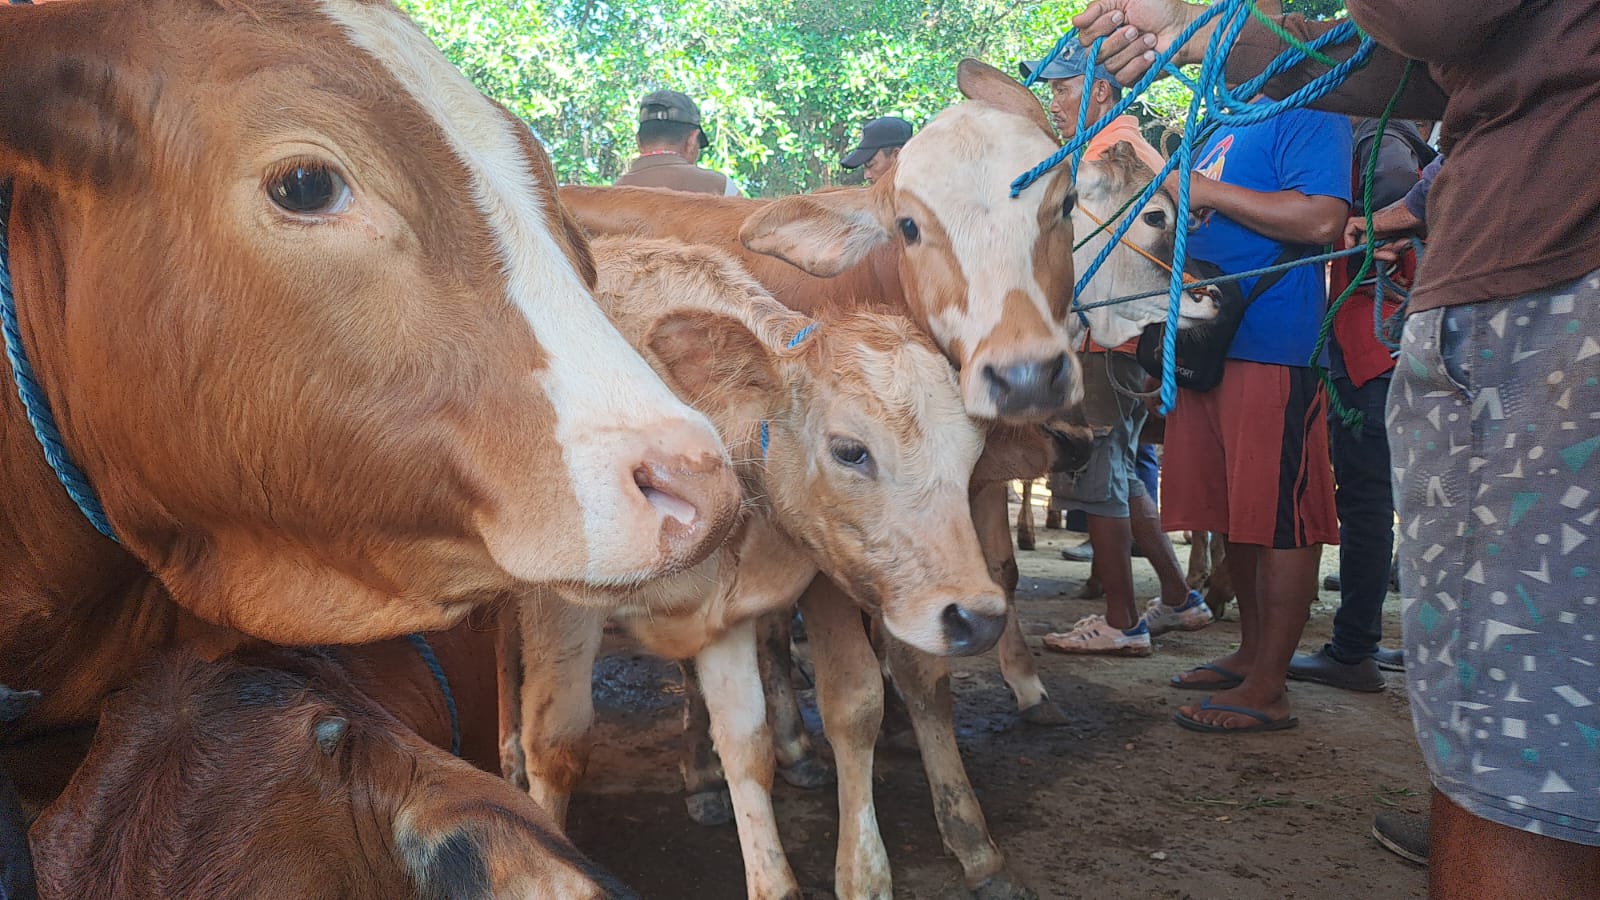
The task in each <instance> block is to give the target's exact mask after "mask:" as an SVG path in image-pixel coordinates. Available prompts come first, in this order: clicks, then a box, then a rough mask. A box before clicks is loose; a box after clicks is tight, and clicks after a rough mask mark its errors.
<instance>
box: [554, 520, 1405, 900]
mask: <svg viewBox="0 0 1600 900" xmlns="http://www.w3.org/2000/svg"><path fill="white" fill-rule="evenodd" d="M1015 510H1016V506H1015V504H1013V505H1012V512H1013V514H1014V513H1015ZM1039 538H1040V540H1039V547H1038V549H1037V550H1035V551H1032V552H1029V551H1018V554H1017V556H1018V565H1019V566H1020V567H1021V570H1022V581H1021V585H1020V586H1019V588H1018V592H1017V599H1018V601H1019V602H1018V612H1019V615H1020V616H1021V618H1022V622H1023V627H1024V629H1025V630H1026V631H1027V632H1028V634H1029V644H1030V645H1031V646H1033V647H1034V648H1035V649H1037V648H1038V640H1037V637H1038V635H1039V634H1041V633H1042V632H1043V631H1045V630H1058V629H1061V628H1065V627H1069V626H1070V625H1071V624H1072V622H1073V621H1075V620H1076V619H1077V618H1078V617H1080V616H1083V615H1087V614H1090V613H1092V612H1095V611H1097V610H1098V609H1099V608H1100V607H1101V605H1102V602H1101V601H1099V600H1092V601H1091V600H1077V599H1071V597H1072V595H1074V594H1076V593H1077V590H1078V588H1079V586H1080V585H1081V584H1082V583H1083V581H1084V579H1086V578H1087V577H1088V569H1089V567H1088V565H1087V564H1083V563H1068V562H1063V561H1061V560H1060V558H1059V556H1058V551H1059V549H1060V548H1061V546H1062V545H1063V544H1064V543H1072V542H1075V541H1076V540H1078V537H1077V536H1068V535H1066V534H1065V533H1063V532H1060V531H1041V532H1040V533H1039ZM1178 552H1179V556H1180V558H1183V557H1184V556H1185V555H1186V554H1187V552H1188V548H1186V547H1182V546H1180V547H1179V548H1178ZM1336 560H1337V556H1336V554H1335V553H1333V552H1328V553H1326V554H1325V555H1324V560H1323V571H1324V572H1325V573H1326V572H1330V571H1334V570H1335V568H1336ZM1134 571H1135V576H1136V580H1137V582H1138V587H1139V590H1140V596H1151V595H1152V594H1153V593H1154V590H1155V587H1154V585H1155V582H1154V579H1153V576H1151V574H1150V570H1149V567H1148V566H1147V565H1145V564H1144V563H1142V562H1139V561H1136V563H1135V569H1134ZM1336 606H1337V597H1336V596H1335V595H1333V594H1331V593H1326V592H1325V593H1324V594H1323V596H1322V597H1321V599H1319V601H1318V602H1317V604H1316V605H1315V606H1314V607H1313V610H1312V619H1311V622H1310V623H1309V624H1308V625H1307V627H1306V632H1305V639H1304V642H1303V644H1302V647H1303V648H1304V649H1315V648H1316V647H1317V646H1320V644H1321V642H1322V641H1323V640H1325V639H1326V636H1327V634H1328V631H1329V629H1330V627H1331V624H1330V623H1331V620H1332V616H1333V610H1334V608H1335V607H1336ZM1384 627H1385V632H1386V634H1388V635H1390V636H1391V638H1392V636H1393V635H1395V634H1397V633H1398V630H1399V627H1398V616H1397V615H1395V614H1393V613H1392V612H1391V614H1390V615H1387V616H1386V617H1385V625H1384ZM1237 641H1238V621H1237V613H1236V611H1233V610H1231V609H1230V615H1229V618H1228V620H1227V621H1225V622H1221V623H1218V624H1216V625H1213V626H1212V627H1211V628H1209V629H1206V630H1204V631H1200V632H1195V633H1188V634H1185V633H1173V634H1169V635H1164V636H1162V637H1160V638H1158V639H1157V641H1156V653H1155V655H1154V656H1152V657H1150V658H1147V659H1118V658H1093V659H1078V658H1067V657H1063V656H1059V655H1056V654H1051V653H1043V652H1042V653H1041V654H1040V656H1039V657H1038V659H1039V664H1040V668H1041V671H1042V674H1043V676H1044V679H1045V683H1046V685H1047V686H1048V687H1049V688H1050V690H1051V696H1052V697H1054V698H1055V699H1056V700H1057V702H1058V703H1060V704H1061V706H1062V708H1063V709H1064V710H1065V711H1066V712H1067V715H1068V716H1069V717H1070V718H1071V719H1072V724H1071V725H1069V726H1067V727H1065V728H1061V729H1042V728H1038V727H1035V726H1030V725H1026V724H1023V723H1022V722H1021V721H1020V719H1019V718H1018V717H1017V714H1016V709H1015V705H1014V703H1013V701H1012V698H1011V695H1010V693H1009V691H1007V689H1006V686H1005V683H1004V682H1003V681H1002V680H1001V679H1000V675H999V672H998V670H997V667H996V665H995V660H994V657H993V656H992V655H985V656H980V657H976V658H971V659H964V660H953V661H952V669H953V670H954V672H955V676H954V684H953V689H954V692H955V697H956V731H957V736H958V738H959V739H960V741H961V749H962V755H963V758H964V759H965V761H966V764H967V771H968V773H969V774H970V775H971V777H972V781H973V785H974V787H976V788H977V790H978V794H979V800H980V802H982V803H983V806H984V812H985V814H986V815H987V817H988V820H989V825H990V828H991V830H992V832H993V834H994V838H995V841H996V842H997V843H998V844H999V845H1000V848H1001V850H1002V852H1004V853H1006V854H1007V858H1008V859H1009V860H1010V861H1011V864H1012V866H1013V868H1014V870H1015V871H1017V872H1018V873H1019V874H1021V875H1022V876H1023V877H1024V878H1026V879H1028V881H1029V884H1030V885H1031V886H1032V887H1033V888H1034V889H1035V890H1037V891H1038V892H1039V896H1040V897H1041V898H1059V900H1065V898H1072V897H1089V896H1093V897H1103V898H1142V897H1170V898H1195V900H1202V898H1214V897H1215V898H1222V897H1227V898H1245V900H1248V898H1263V900H1265V898H1281V897H1354V896H1370V897H1384V898H1389V897H1410V896H1418V897H1420V896H1423V895H1424V893H1425V886H1426V878H1427V875H1426V871H1425V870H1424V869H1422V868H1421V867H1418V866H1413V865H1411V864H1410V863H1407V862H1404V861H1402V860H1401V859H1399V858H1398V857H1396V856H1394V855H1392V854H1390V853H1388V852H1386V851H1384V850H1383V849H1381V848H1380V847H1378V845H1377V844H1376V843H1375V842H1374V841H1373V840H1372V838H1371V836H1370V834H1369V830H1370V828H1371V824H1372V817H1373V816H1374V815H1375V814H1377V813H1379V812H1383V811H1385V810H1391V809H1400V810H1405V811H1410V812H1422V811H1425V810H1426V808H1427V790H1428V784H1427V779H1426V777H1425V774H1424V771H1423V768H1422V766H1421V765H1420V760H1419V759H1418V757H1417V751H1416V746H1415V740H1414V737H1413V734H1412V730H1411V721H1410V713H1409V710H1408V708H1407V705H1406V698H1405V692H1404V680H1403V676H1401V675H1397V674H1390V675H1389V679H1390V684H1389V689H1388V690H1387V691H1385V692H1384V693H1380V694H1353V693H1349V692H1345V691H1339V690H1336V689H1334V688H1329V687H1324V686H1321V685H1314V684H1305V683H1301V682H1293V683H1291V692H1292V693H1293V694H1294V702H1295V704H1296V708H1297V711H1298V713H1299V715H1300V717H1301V720H1302V722H1301V727H1300V728H1298V729H1296V730H1294V731H1290V732H1286V733H1280V734H1269V735H1256V736H1250V737H1234V738H1227V737H1223V738H1218V737H1216V736H1211V735H1201V734H1193V733H1190V732H1187V731H1184V730H1182V729H1179V728H1178V727H1177V726H1175V725H1173V724H1172V722H1171V720H1170V716H1171V713H1172V711H1173V710H1174V709H1176V708H1177V706H1178V705H1180V704H1181V703H1185V702H1190V701H1191V700H1194V699H1196V698H1195V696H1194V695H1192V694H1190V693H1186V692H1181V691H1175V690H1171V689H1169V688H1167V687H1166V680H1167V678H1169V677H1170V676H1171V675H1173V674H1175V673H1177V672H1179V671H1182V670H1184V669H1187V668H1189V667H1190V666H1193V665H1197V664H1199V663H1201V662H1204V661H1206V660H1208V659H1211V658H1213V657H1214V656H1216V655H1219V654H1220V653H1223V652H1226V650H1227V648H1229V647H1231V646H1232V645H1234V644H1235V643H1237ZM604 652H605V654H606V658H604V659H603V660H602V661H601V663H600V665H599V666H598V667H597V669H596V682H595V689H596V695H595V700H596V710H597V716H598V717H597V726H596V733H595V740H596V746H595V753H594V756H593V759H592V762H591V765H590V769H589V776H588V778H587V780H586V782H585V785H584V787H583V788H582V789H581V790H580V793H579V794H578V795H577V796H576V797H574V799H573V804H572V813H571V818H570V822H569V833H570V834H571V836H572V838H573V840H574V841H575V842H576V843H577V844H578V846H579V847H581V848H582V849H583V850H584V851H585V852H587V853H589V854H590V855H591V856H592V857H593V858H594V859H595V860H596V861H597V862H599V863H601V864H602V865H604V866H606V867H608V868H610V869H611V870H612V871H614V872H615V873H616V874H618V875H619V876H621V877H622V879H623V881H624V882H626V883H627V884H629V885H630V886H632V887H633V888H635V889H636V890H638V891H640V893H641V894H642V895H643V896H646V897H650V898H660V900H676V898H696V900H737V898H740V897H742V896H743V888H744V886H743V880H742V878H741V874H740V873H741V869H740V858H739V846H738V840H737V836H736V834H735V832H734V829H733V827H732V826H731V825H730V826H724V827H721V828H716V829H705V828H701V827H699V826H696V825H694V824H693V823H692V822H690V821H689V819H688V816H687V815H686V813H685V812H684V809H683V802H682V788H681V783H680V781H679V779H678V773H677V759H678V748H679V714H680V712H679V711H680V705H679V700H680V696H679V694H678V690H679V688H678V684H677V674H676V670H675V669H674V668H673V667H671V666H670V665H668V664H666V663H662V662H660V661H657V660H653V659H652V658H651V657H649V656H648V655H644V654H642V653H641V652H640V651H638V650H637V648H636V647H634V646H633V645H631V644H630V643H627V642H625V641H622V640H619V639H617V638H614V637H613V638H608V640H607V643H606V647H605V651H604ZM812 693H813V692H811V691H806V692H805V693H804V694H803V695H802V696H803V698H804V700H805V702H806V713H807V717H808V724H809V726H810V730H811V731H812V733H813V735H814V736H815V737H817V738H819V743H822V744H824V745H825V743H826V742H825V741H821V740H820V725H819V723H818V721H817V719H816V717H815V705H814V701H813V698H812ZM875 781H876V794H877V806H878V815H879V821H880V823H881V827H882V828H883V834H884V842H885V844H886V846H887V847H888V850H889V857H890V862H891V863H892V864H893V866H894V869H895V872H894V875H895V896H896V897H897V898H916V900H942V898H944V897H947V896H949V897H955V896H960V894H959V893H958V889H959V887H960V884H961V874H960V869H959V868H958V867H957V866H956V864H955V861H954V860H953V859H952V858H950V857H949V856H948V855H947V854H946V853H945V852H944V850H943V848H942V847H941V845H940V839H939V834H938V831H937V829H936V828H935V826H934V819H933V812H932V806H931V802H930V799H929V796H928V788H927V782H926V780H925V778H924V776H923V774H922V770H921V765H920V763H919V762H918V760H917V758H916V757H915V756H914V755H913V754H910V753H906V752H903V751H898V750H894V749H888V748H881V747H880V749H879V751H878V764H877V775H876V778H875ZM774 795H775V805H776V808H777V812H778V817H779V824H780V827H781V829H782V835H783V840H784V847H785V849H786V850H787V851H788V853H789V857H790V860H791V862H792V863H793V864H794V866H795V874H796V876H797V877H798V878H799V880H800V883H801V885H802V887H803V888H804V889H805V891H806V896H807V897H808V898H829V897H832V896H833V895H832V894H831V893H830V892H829V890H830V888H831V882H832V871H833V854H834V842H835V840H836V836H837V817H836V808H835V801H834V793H833V789H832V788H831V787H829V788H824V789H822V790H820V791H815V792H810V791H802V790H799V789H796V788H792V787H790V786H788V785H786V784H783V783H782V782H781V781H780V782H779V783H778V784H777V785H776V786H775V788H774Z"/></svg>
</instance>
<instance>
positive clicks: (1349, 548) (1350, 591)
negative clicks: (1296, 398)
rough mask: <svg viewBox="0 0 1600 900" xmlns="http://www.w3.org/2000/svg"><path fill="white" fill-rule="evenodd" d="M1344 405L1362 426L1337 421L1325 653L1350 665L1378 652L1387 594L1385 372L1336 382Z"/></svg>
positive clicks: (1390, 544) (1389, 527)
mask: <svg viewBox="0 0 1600 900" xmlns="http://www.w3.org/2000/svg"><path fill="white" fill-rule="evenodd" d="M1334 384H1335V386H1336V387H1337V388H1338V391H1339V396H1340V399H1341V400H1342V401H1343V402H1344V404H1345V406H1347V407H1349V408H1352V409H1359V410H1361V413H1362V416H1363V422H1362V425H1361V428H1360V430H1359V431H1356V430H1353V429H1350V428H1346V427H1345V426H1344V425H1342V424H1338V423H1335V424H1334V425H1333V426H1332V431H1331V433H1330V434H1329V439H1330V441H1331V444H1332V447H1333V473H1334V478H1335V480H1336V486H1335V490H1334V499H1335V502H1336V505H1337V506H1338V510H1339V582H1340V600H1339V609H1338V611H1337V612H1336V613H1335V614H1334V618H1333V640H1332V641H1330V642H1329V644H1328V655H1330V656H1332V657H1333V658H1334V659H1335V660H1338V661H1339V662H1341V663H1345V664H1347V665H1350V664H1354V663H1359V662H1361V661H1362V660H1365V659H1367V658H1368V657H1370V656H1372V654H1373V653H1375V652H1377V649H1378V641H1379V640H1380V639H1382V637H1383V601H1384V598H1385V597H1387V596H1388V593H1389V563H1390V560H1391V559H1392V557H1393V554H1394V486H1393V481H1392V480H1391V479H1390V476H1389V438H1388V434H1387V429H1386V428H1385V426H1384V404H1385V402H1386V401H1387V400H1388V397H1389V378H1388V377H1387V376H1386V377H1383V378H1376V379H1373V380H1372V381H1369V382H1367V383H1366V384H1364V385H1362V386H1361V387H1360V388H1356V387H1354V386H1353V385H1352V384H1351V383H1350V380H1349V379H1346V378H1341V379H1339V380H1338V381H1336V382H1334Z"/></svg>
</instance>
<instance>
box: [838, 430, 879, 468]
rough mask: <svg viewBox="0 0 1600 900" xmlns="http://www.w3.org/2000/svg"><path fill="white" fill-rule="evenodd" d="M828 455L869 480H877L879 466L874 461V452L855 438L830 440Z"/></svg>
mask: <svg viewBox="0 0 1600 900" xmlns="http://www.w3.org/2000/svg"><path fill="white" fill-rule="evenodd" d="M828 455H829V456H832V457H833V461H834V462H836V463H838V464H839V465H841V466H843V467H845V468H846V469H850V470H853V471H855V472H859V473H861V474H862V475H865V476H867V477H868V478H876V477H877V475H878V466H877V463H876V462H874V461H873V459H872V451H870V450H868V449H867V445H866V444H863V443H861V442H860V441H858V440H856V439H854V438H847V437H836V438H833V439H831V440H829V441H828Z"/></svg>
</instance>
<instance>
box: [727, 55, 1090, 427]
mask: <svg viewBox="0 0 1600 900" xmlns="http://www.w3.org/2000/svg"><path fill="white" fill-rule="evenodd" d="M957 81H958V83H959V84H960V87H961V92H962V93H963V94H964V95H966V96H967V97H968V98H969V101H968V102H966V103H961V104H958V105H957V106H954V107H951V108H950V109H947V110H945V111H944V112H942V113H940V114H939V115H938V116H937V117H936V118H934V120H933V121H932V122H929V123H928V125H927V126H926V127H925V128H923V129H922V130H921V131H920V132H918V133H917V134H915V135H913V136H912V138H911V140H910V142H909V143H907V144H906V145H905V147H904V148H902V149H901V151H900V156H899V161H898V163H897V164H896V165H895V168H894V170H893V171H892V172H891V173H890V175H889V176H887V177H884V178H882V179H880V180H879V181H878V182H877V183H876V184H874V185H873V186H872V188H871V189H869V190H862V191H837V192H830V193H824V194H815V195H807V196H799V197H789V198H785V199H784V200H780V201H778V202H776V203H773V204H771V205H769V206H767V207H766V208H764V209H763V210H762V211H761V212H759V213H757V214H756V215H754V216H752V217H751V219H750V221H748V222H747V223H746V224H745V228H744V232H743V234H742V237H743V239H744V242H745V244H746V245H747V246H748V247H750V248H751V249H752V250H757V251H760V252H763V253H771V254H773V255H775V256H779V257H782V258H783V259H786V260H788V261H789V262H791V263H794V264H795V265H797V266H799V267H800V268H802V269H805V270H806V271H808V272H811V273H813V274H816V275H824V276H826V275H833V274H837V273H838V272H841V271H843V270H844V269H846V268H848V267H849V266H851V265H852V264H854V263H856V262H858V261H859V260H861V259H862V258H863V257H864V256H865V255H866V253H867V252H868V251H869V250H871V249H872V248H873V247H875V246H877V245H879V244H881V243H883V242H885V241H896V242H898V243H899V244H901V245H902V249H903V252H902V254H901V262H900V274H901V281H902V283H903V284H904V285H905V291H906V294H907V298H906V299H907V301H908V302H909V304H910V306H911V309H912V310H913V312H914V314H915V315H916V316H917V317H918V318H920V319H921V320H922V322H923V324H924V325H925V326H926V327H927V329H928V331H929V332H930V333H931V334H932V335H933V337H934V339H935V340H936V341H937V342H938V343H939V346H940V348H941V349H943V350H944V352H945V353H946V355H948V356H949V357H950V359H951V360H952V361H953V362H955V364H956V365H957V366H958V367H959V368H960V370H961V392H962V398H963V400H964V401H965V403H966V408H967V411H968V412H969V413H971V414H972V415H974V416H978V417H980V418H985V419H1003V420H1009V421H1018V422H1021V421H1040V420H1043V419H1046V418H1049V417H1050V416H1052V415H1053V414H1055V413H1058V412H1060V411H1061V410H1062V409H1064V408H1065V407H1067V406H1070V405H1072V404H1074V403H1076V402H1077V400H1078V398H1080V397H1081V396H1082V390H1083V387H1082V384H1081V383H1080V378H1079V374H1080V370H1079V368H1078V363H1077V361H1076V359H1075V357H1074V355H1073V353H1072V351H1073V349H1074V347H1073V346H1072V341H1071V338H1070V335H1069V334H1068V332H1069V324H1068V323H1069V313H1068V310H1069V307H1070V306H1071V303H1072V282H1073V272H1072V221H1071V218H1070V216H1069V211H1070V210H1071V208H1072V204H1073V191H1072V181H1071V175H1070V174H1069V172H1068V171H1067V169H1066V168H1065V167H1063V168H1061V169H1058V170H1057V171H1055V172H1053V173H1051V174H1049V175H1047V176H1045V177H1044V178H1041V179H1039V180H1038V181H1037V182H1035V183H1034V184H1033V185H1032V186H1030V187H1029V188H1028V189H1027V190H1025V191H1023V192H1022V194H1021V195H1020V196H1019V197H1017V198H1016V199H1012V198H1011V196H1010V194H1011V182H1012V181H1013V180H1014V179H1015V178H1016V177H1017V176H1018V175H1020V174H1022V173H1023V172H1025V171H1027V170H1028V169H1030V168H1032V167H1033V166H1034V165H1036V164H1037V163H1038V162H1039V160H1041V159H1044V158H1045V157H1047V156H1049V155H1050V154H1051V153H1053V152H1054V151H1055V150H1056V149H1057V147H1058V146H1059V145H1058V144H1057V142H1056V140H1055V138H1054V136H1053V135H1054V132H1053V131H1051V129H1050V123H1049V121H1048V120H1047V119H1046V118H1045V114H1044V110H1043V108H1042V107H1040V105H1039V101H1038V100H1037V99H1036V98H1035V97H1034V96H1033V95H1032V94H1031V93H1029V92H1028V90H1027V89H1026V88H1024V87H1023V86H1022V85H1021V84H1019V83H1017V81H1016V80H1015V79H1012V78H1010V77H1008V76H1006V75H1005V74H1004V73H1002V72H1000V71H999V70H998V69H995V68H993V67H992V66H987V65H984V64H983V63H980V62H977V61H976V60H970V59H969V60H965V61H963V62H962V63H961V66H960V68H959V70H958V72H957Z"/></svg>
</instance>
